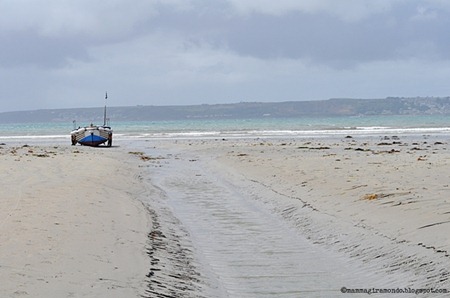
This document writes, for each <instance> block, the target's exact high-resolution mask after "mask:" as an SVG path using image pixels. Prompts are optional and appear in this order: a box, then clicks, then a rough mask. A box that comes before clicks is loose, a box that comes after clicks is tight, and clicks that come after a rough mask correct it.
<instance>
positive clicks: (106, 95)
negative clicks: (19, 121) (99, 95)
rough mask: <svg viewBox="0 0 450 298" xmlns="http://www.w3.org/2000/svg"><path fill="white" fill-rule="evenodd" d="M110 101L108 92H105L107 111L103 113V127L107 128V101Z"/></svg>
mask: <svg viewBox="0 0 450 298" xmlns="http://www.w3.org/2000/svg"><path fill="white" fill-rule="evenodd" d="M107 99H108V92H105V110H104V112H103V126H106V100H107Z"/></svg>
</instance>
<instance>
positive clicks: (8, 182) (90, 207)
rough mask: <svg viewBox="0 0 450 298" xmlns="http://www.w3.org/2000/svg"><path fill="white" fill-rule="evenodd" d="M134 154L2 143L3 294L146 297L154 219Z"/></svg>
mask: <svg viewBox="0 0 450 298" xmlns="http://www.w3.org/2000/svg"><path fill="white" fill-rule="evenodd" d="M131 160H132V158H131V157H129V154H127V153H126V152H123V151H121V150H117V149H114V148H112V149H108V150H107V149H103V148H85V147H67V146H59V147H42V146H40V147H35V146H27V145H24V146H15V147H12V146H5V145H4V146H1V148H0V163H1V165H2V171H1V172H0V181H1V183H2V187H1V188H0V231H1V232H0V280H2V283H1V284H0V293H1V296H2V297H25V296H26V297H138V296H140V295H143V294H144V292H145V289H146V286H147V284H146V281H145V279H146V274H148V270H149V267H150V264H149V258H148V256H147V255H146V251H145V246H146V241H147V232H148V230H150V229H151V222H150V219H149V216H148V213H147V209H146V208H145V207H144V206H143V205H142V203H141V201H140V200H138V199H137V198H138V197H139V195H140V194H142V192H143V191H144V189H143V188H142V183H140V182H139V177H138V175H137V174H136V170H135V168H134V166H135V164H133V163H132V162H131V163H128V162H127V161H131Z"/></svg>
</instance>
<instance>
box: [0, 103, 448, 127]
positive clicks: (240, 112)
mask: <svg viewBox="0 0 450 298" xmlns="http://www.w3.org/2000/svg"><path fill="white" fill-rule="evenodd" d="M366 115H450V97H407V98H405V97H388V98H380V99H355V98H332V99H328V100H314V101H312V100H311V101H288V102H240V103H230V104H202V105H177V106H151V105H148V106H147V105H139V106H125V107H109V108H108V116H109V117H110V118H111V119H112V120H113V121H160V120H185V119H227V118H228V119H245V118H247V119H248V118H262V117H272V118H280V117H327V116H328V117H338V116H366ZM102 117H103V108H102V107H98V108H71V109H43V110H33V111H17V112H3V113H0V123H15V122H22V123H23V122H69V121H70V122H71V121H72V120H77V121H79V122H84V121H103V120H102Z"/></svg>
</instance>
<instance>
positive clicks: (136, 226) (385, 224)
mask: <svg viewBox="0 0 450 298" xmlns="http://www.w3.org/2000/svg"><path fill="white" fill-rule="evenodd" d="M128 146H129V147H128ZM0 160H1V163H2V172H1V173H0V175H1V181H2V188H1V190H0V191H1V198H2V200H1V202H0V204H1V208H0V212H1V215H2V216H1V222H0V229H1V231H2V233H1V234H0V237H1V240H0V243H1V244H0V256H1V263H0V276H1V278H2V281H7V282H3V283H2V284H1V286H0V293H1V296H2V297H27V296H28V297H336V296H339V295H342V296H346V295H348V293H354V292H352V291H361V290H368V289H372V290H391V291H392V290H396V289H397V290H401V291H406V290H407V291H411V292H410V295H403V296H405V297H410V296H411V297H412V296H417V294H418V292H417V291H419V290H420V291H429V292H428V293H425V294H423V293H422V295H424V297H444V296H445V295H446V294H445V293H444V291H447V290H450V281H449V269H448V268H450V240H449V239H450V238H449V236H448V235H449V233H448V232H449V231H450V228H449V227H450V203H449V200H448V195H449V193H450V188H449V183H448V179H449V177H450V167H449V164H450V153H449V151H448V140H447V139H446V138H444V137H441V136H393V135H389V136H369V137H367V136H366V137H362V136H342V137H333V138H330V137H328V138H303V139H302V138H295V139H288V138H278V139H258V138H254V139H229V140H228V139H208V140H201V139H196V140H187V139H186V140H142V141H139V142H135V144H132V145H127V146H118V147H113V148H110V149H106V148H88V147H80V146H75V147H70V146H32V145H31V146H28V145H25V146H8V145H4V146H1V149H0ZM344 288H345V290H342V289H344ZM345 291H347V293H344V292H345ZM431 291H434V292H431ZM360 295H361V297H362V296H365V295H367V294H360ZM356 296H359V295H356Z"/></svg>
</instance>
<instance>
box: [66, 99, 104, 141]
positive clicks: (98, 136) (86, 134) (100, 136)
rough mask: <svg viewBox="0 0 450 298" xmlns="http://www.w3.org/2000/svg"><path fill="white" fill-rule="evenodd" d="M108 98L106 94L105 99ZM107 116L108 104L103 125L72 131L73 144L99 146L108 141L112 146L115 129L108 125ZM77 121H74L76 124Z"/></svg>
mask: <svg viewBox="0 0 450 298" xmlns="http://www.w3.org/2000/svg"><path fill="white" fill-rule="evenodd" d="M107 98H108V94H106V95H105V99H107ZM106 122H107V118H106V105H105V112H104V118H103V125H93V124H92V123H91V125H89V126H84V127H78V128H75V127H74V129H73V130H72V132H71V133H70V135H71V139H72V145H76V144H77V143H78V144H81V145H84V146H93V147H96V146H99V145H102V144H105V143H106V146H108V147H111V145H112V135H113V131H112V129H111V127H110V126H109V125H107V123H106ZM75 123H76V122H75V121H74V126H76V124H75Z"/></svg>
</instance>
